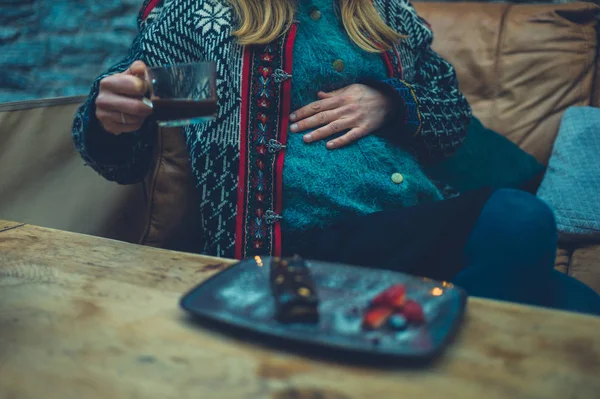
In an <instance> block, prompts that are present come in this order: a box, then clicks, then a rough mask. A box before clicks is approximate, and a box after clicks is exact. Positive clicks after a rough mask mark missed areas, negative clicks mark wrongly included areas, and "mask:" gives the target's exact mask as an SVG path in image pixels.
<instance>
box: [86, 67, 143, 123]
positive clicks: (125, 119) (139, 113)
mask: <svg viewBox="0 0 600 399" xmlns="http://www.w3.org/2000/svg"><path fill="white" fill-rule="evenodd" d="M147 71H148V67H147V66H146V64H144V63H143V62H142V61H136V62H134V63H133V64H131V66H130V67H129V69H127V71H125V72H123V73H117V74H115V75H111V76H107V77H105V78H104V79H102V80H101V81H100V92H99V94H98V97H97V98H96V117H97V118H98V120H99V121H100V123H101V124H102V126H103V127H104V129H105V130H106V131H108V132H110V133H112V134H114V135H120V134H122V133H130V132H134V131H136V130H138V129H140V127H142V125H143V123H144V121H145V120H146V118H147V117H148V116H150V115H151V114H152V107H151V105H148V104H147V102H144V101H143V100H144V95H145V94H146V93H147V92H148V83H147V81H146V75H147ZM150 104H151V103H150Z"/></svg>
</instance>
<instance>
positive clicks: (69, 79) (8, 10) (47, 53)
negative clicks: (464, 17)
mask: <svg viewBox="0 0 600 399" xmlns="http://www.w3.org/2000/svg"><path fill="white" fill-rule="evenodd" d="M425 1H427V0H425ZM599 1H600V0H594V2H596V3H598V2H599ZM532 2H536V1H529V3H532ZM537 2H540V3H542V2H545V3H548V2H554V3H566V2H569V0H553V1H537ZM141 3H142V0H101V1H98V0H0V54H1V55H0V102H7V101H20V100H29V99H34V98H43V97H56V96H70V95H80V94H86V93H87V91H88V87H89V85H90V83H91V82H92V80H93V79H94V78H95V77H96V76H97V75H98V74H99V73H100V72H102V71H103V70H105V69H106V68H107V67H108V66H109V65H111V64H113V63H114V62H115V61H116V60H118V59H119V58H121V57H122V56H123V55H124V54H125V53H126V51H127V47H128V45H129V43H131V41H132V39H133V37H134V35H135V30H136V29H135V19H136V14H137V10H138V8H139V7H140V4H141Z"/></svg>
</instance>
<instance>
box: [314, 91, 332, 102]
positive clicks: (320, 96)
mask: <svg viewBox="0 0 600 399" xmlns="http://www.w3.org/2000/svg"><path fill="white" fill-rule="evenodd" d="M317 97H319V98H320V99H321V100H324V99H326V98H331V97H335V94H332V93H325V92H324V91H320V92H318V93H317Z"/></svg>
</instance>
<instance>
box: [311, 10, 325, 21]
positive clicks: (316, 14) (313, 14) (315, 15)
mask: <svg viewBox="0 0 600 399" xmlns="http://www.w3.org/2000/svg"><path fill="white" fill-rule="evenodd" d="M322 16H323V14H321V11H319V9H318V8H314V9H313V10H312V11H311V12H310V19H312V20H313V21H318V20H320V19H321V17H322Z"/></svg>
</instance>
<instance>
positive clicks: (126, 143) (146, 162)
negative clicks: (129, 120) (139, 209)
mask: <svg viewBox="0 0 600 399" xmlns="http://www.w3.org/2000/svg"><path fill="white" fill-rule="evenodd" d="M159 8H160V1H156V0H146V1H145V3H144V5H143V7H142V9H141V11H140V14H139V16H138V27H139V33H138V35H137V37H136V38H135V40H134V42H133V44H132V45H131V47H130V49H129V52H128V54H127V56H126V57H125V58H124V59H123V60H121V61H120V62H119V63H118V64H116V65H114V66H113V67H112V68H110V69H108V70H107V71H106V72H104V73H103V74H102V75H100V76H99V77H98V78H97V79H96V80H95V81H94V83H93V84H92V88H91V91H90V95H89V96H88V98H87V100H86V101H85V103H84V104H83V105H82V106H81V107H80V108H79V109H78V111H77V113H76V115H75V120H74V122H73V129H72V137H73V141H74V143H75V147H76V148H77V151H78V152H79V153H80V155H81V157H82V158H83V160H84V162H85V164H86V165H87V166H90V167H92V168H93V169H94V170H95V171H97V172H98V173H99V174H100V175H102V176H103V177H105V178H106V179H108V180H110V181H115V182H117V183H119V184H134V183H138V182H140V181H141V180H143V178H144V176H145V175H146V173H147V171H148V169H149V167H150V163H151V160H152V147H153V143H154V140H155V137H156V130H157V128H156V123H155V121H154V120H153V118H151V117H150V118H148V119H147V120H146V122H145V123H144V125H143V126H142V127H141V128H140V129H139V130H138V131H136V132H132V133H125V134H121V135H119V136H115V135H112V134H110V133H108V132H106V131H105V130H104V129H103V128H102V126H101V125H100V122H99V121H98V119H97V118H96V106H95V103H96V98H97V96H98V92H99V86H100V81H101V80H102V79H103V78H105V77H107V76H110V75H113V74H116V73H121V72H124V71H126V70H127V69H128V68H129V66H130V65H131V64H132V63H133V62H134V61H136V60H141V61H144V62H147V61H146V59H145V56H144V51H143V47H144V42H143V32H144V30H145V29H147V28H148V27H149V26H150V25H151V23H152V22H153V19H154V17H155V16H156V15H157V14H158V11H159Z"/></svg>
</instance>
